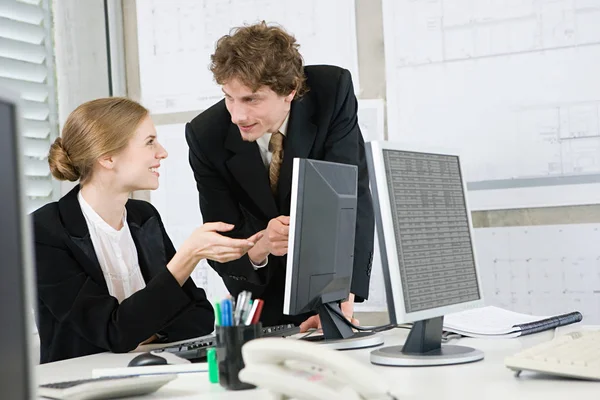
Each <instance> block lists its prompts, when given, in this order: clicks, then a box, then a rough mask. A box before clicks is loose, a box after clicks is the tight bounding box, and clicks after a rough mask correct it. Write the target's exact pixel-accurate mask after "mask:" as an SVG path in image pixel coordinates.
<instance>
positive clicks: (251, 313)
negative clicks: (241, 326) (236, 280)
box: [245, 300, 258, 325]
mask: <svg viewBox="0 0 600 400" xmlns="http://www.w3.org/2000/svg"><path fill="white" fill-rule="evenodd" d="M256 307H258V300H254V302H252V307H250V311H249V312H248V316H247V317H246V321H245V324H246V325H250V324H251V323H252V318H253V317H254V314H255V313H256Z"/></svg>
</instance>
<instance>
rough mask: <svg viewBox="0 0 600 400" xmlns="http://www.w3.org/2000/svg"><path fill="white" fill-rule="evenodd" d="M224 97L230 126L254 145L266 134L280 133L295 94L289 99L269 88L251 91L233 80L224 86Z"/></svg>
mask: <svg viewBox="0 0 600 400" xmlns="http://www.w3.org/2000/svg"><path fill="white" fill-rule="evenodd" d="M223 93H225V105H226V106H227V110H228V111H229V114H231V122H233V123H234V124H236V125H237V126H238V128H240V134H241V135H242V139H243V140H245V141H247V142H254V141H255V140H256V139H258V138H260V137H261V136H262V135H264V134H265V133H267V132H269V133H274V132H277V130H278V129H279V127H280V126H281V124H283V121H285V118H286V116H287V115H288V113H289V112H290V105H291V103H292V100H293V99H294V95H295V94H296V91H295V90H294V91H292V92H291V93H290V94H289V95H287V96H280V95H278V94H277V93H275V92H274V91H273V90H272V89H271V88H269V87H268V86H261V87H260V88H259V89H258V90H256V91H252V89H250V88H249V87H247V86H245V85H244V84H243V83H242V82H241V81H240V80H238V79H236V78H232V79H231V80H229V81H228V82H226V83H225V84H224V85H223Z"/></svg>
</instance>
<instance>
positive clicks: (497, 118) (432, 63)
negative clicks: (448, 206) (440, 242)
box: [383, 0, 600, 206]
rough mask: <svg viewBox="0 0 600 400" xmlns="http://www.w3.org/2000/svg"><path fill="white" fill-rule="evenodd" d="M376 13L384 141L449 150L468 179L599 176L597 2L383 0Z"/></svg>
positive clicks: (599, 28) (599, 40) (599, 29)
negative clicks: (379, 17)
mask: <svg viewBox="0 0 600 400" xmlns="http://www.w3.org/2000/svg"><path fill="white" fill-rule="evenodd" d="M383 17H384V37H385V50H386V73H387V77H386V81H387V104H388V112H387V115H388V127H389V129H388V136H389V138H390V140H395V141H406V142H419V143H426V144H432V145H437V146H443V147H446V146H447V147H451V148H453V149H456V148H458V149H459V150H460V152H461V154H462V156H463V162H464V165H463V166H464V169H465V175H466V177H467V180H468V181H470V182H472V181H493V180H499V179H515V178H517V179H519V178H532V177H548V176H572V175H581V174H599V173H600V74H598V72H597V68H596V66H597V65H599V64H600V23H598V21H600V0H383ZM579 200H581V201H582V202H586V199H585V198H581V199H579ZM521 205H523V204H520V206H521ZM525 205H526V204H525ZM475 206H477V205H475Z"/></svg>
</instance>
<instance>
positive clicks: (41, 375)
mask: <svg viewBox="0 0 600 400" xmlns="http://www.w3.org/2000/svg"><path fill="white" fill-rule="evenodd" d="M566 328H567V327H566ZM582 328H583V327H573V329H574V330H578V329H582ZM407 332H408V331H406V330H401V329H396V330H393V331H389V332H385V333H384V335H385V344H384V346H389V345H397V344H402V343H403V342H404V340H405V338H406V335H407ZM553 336H554V331H548V332H542V333H539V334H535V335H530V336H525V337H522V338H517V339H496V340H491V339H460V340H453V341H452V344H461V345H465V346H471V347H476V348H478V349H480V350H483V351H484V352H485V359H484V360H483V361H479V362H476V363H471V364H463V365H453V366H442V367H416V368H404V367H381V366H375V365H372V364H370V362H369V353H370V351H371V349H364V350H351V351H346V352H344V354H346V355H348V356H350V357H354V358H356V359H358V360H360V361H362V362H364V363H365V365H369V366H370V368H373V369H375V370H376V371H378V372H379V373H380V374H381V375H382V376H384V377H386V378H387V379H388V380H389V382H390V383H391V384H392V385H393V387H394V388H396V390H397V391H398V393H400V394H404V395H403V396H402V399H443V400H447V399H461V400H462V399H502V400H507V399H528V400H536V399H540V400H550V399H561V400H571V399H592V398H596V397H597V396H598V393H600V383H598V382H587V381H577V380H569V379H561V378H551V377H547V376H545V377H540V376H539V375H534V374H529V373H526V372H524V373H523V374H522V375H521V377H520V378H515V377H514V374H513V372H512V371H511V370H509V369H507V368H506V367H505V366H504V358H505V357H506V356H508V355H511V354H514V353H516V352H518V351H519V350H521V349H522V348H526V347H530V346H533V345H535V344H537V343H541V342H543V341H546V340H550V339H552V338H553ZM134 356H135V354H111V353H103V354H96V355H93V356H86V357H80V358H76V359H71V360H65V361H59V362H55V363H50V364H44V365H40V366H37V367H36V368H37V372H38V381H39V383H47V382H53V381H60V380H70V379H81V378H89V377H91V376H92V369H94V368H110V367H124V366H126V365H127V363H128V362H129V360H131V359H132V358H133V357H134ZM146 398H152V399H257V400H258V399H260V400H264V399H268V398H269V397H268V395H267V393H266V392H265V391H264V390H260V389H254V390H245V391H237V392H227V391H225V390H224V389H222V388H221V386H220V385H218V384H210V383H209V382H208V374H207V373H194V374H181V375H180V376H179V377H178V378H177V379H176V380H174V381H173V382H171V383H169V384H168V385H166V386H164V387H163V388H161V389H160V390H159V391H158V392H156V393H154V394H153V395H152V396H148V397H146Z"/></svg>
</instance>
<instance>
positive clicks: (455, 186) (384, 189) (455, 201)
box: [366, 141, 483, 365]
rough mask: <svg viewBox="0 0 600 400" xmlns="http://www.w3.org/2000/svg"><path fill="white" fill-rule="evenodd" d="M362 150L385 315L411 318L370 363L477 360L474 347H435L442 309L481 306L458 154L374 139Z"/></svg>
mask: <svg viewBox="0 0 600 400" xmlns="http://www.w3.org/2000/svg"><path fill="white" fill-rule="evenodd" d="M366 149H367V162H368V167H369V176H370V179H371V191H372V193H373V204H374V209H375V222H376V227H377V236H378V238H379V248H380V251H381V261H382V266H383V276H384V283H385V287H386V295H387V303H388V312H389V316H390V321H391V322H392V323H406V322H413V323H414V324H413V328H412V330H411V332H410V334H409V337H408V339H407V341H406V343H405V345H404V346H399V347H393V348H392V347H388V348H382V349H379V350H377V351H375V352H373V353H372V354H371V361H372V362H374V363H376V364H384V365H440V364H454V363H463V362H471V361H477V360H480V359H482V358H483V353H482V352H480V351H478V350H474V349H470V348H467V347H462V346H442V345H441V339H442V326H443V316H444V314H448V313H453V312H457V311H462V310H465V309H469V308H474V307H480V306H482V305H483V298H482V290H481V281H480V275H479V272H478V268H477V262H476V259H475V252H474V249H473V244H472V237H473V234H472V230H471V215H470V212H469V207H468V205H467V197H466V189H465V187H466V186H465V180H464V176H463V172H462V169H461V164H460V156H459V154H458V153H456V152H452V151H445V150H439V149H434V148H431V147H427V146H415V145H402V144H397V143H391V142H378V141H375V142H369V143H367V145H366Z"/></svg>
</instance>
